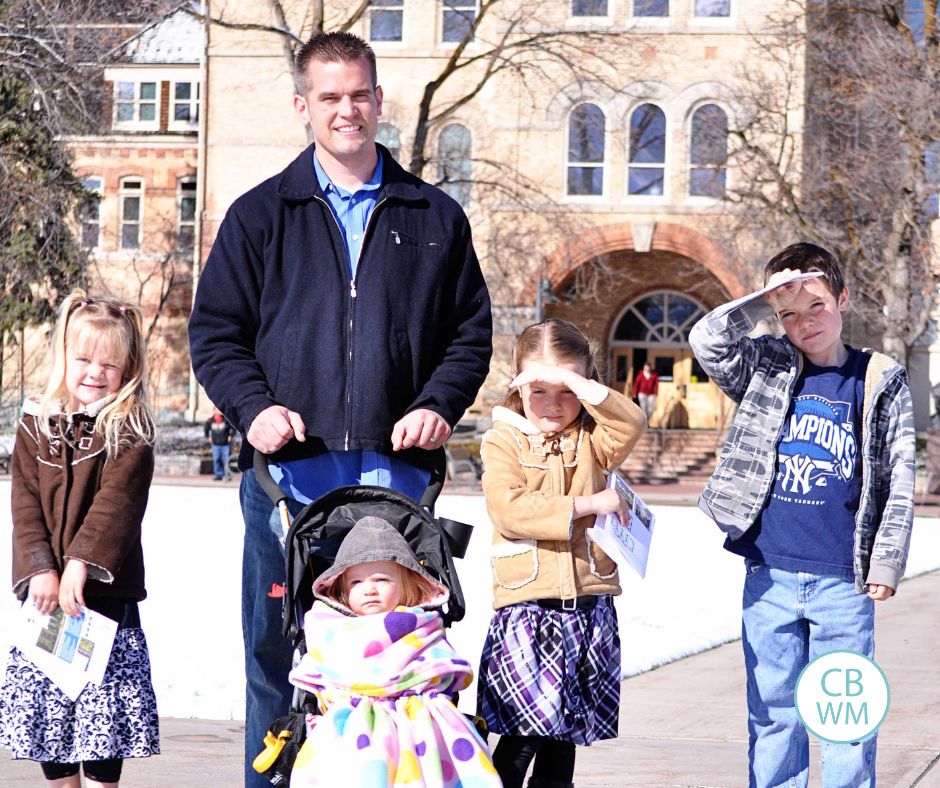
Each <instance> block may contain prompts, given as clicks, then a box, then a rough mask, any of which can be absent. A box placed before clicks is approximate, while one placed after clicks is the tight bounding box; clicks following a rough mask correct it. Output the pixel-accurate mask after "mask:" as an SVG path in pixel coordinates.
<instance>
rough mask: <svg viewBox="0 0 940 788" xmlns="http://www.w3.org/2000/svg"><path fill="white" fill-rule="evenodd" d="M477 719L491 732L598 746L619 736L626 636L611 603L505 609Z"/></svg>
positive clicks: (496, 623)
mask: <svg viewBox="0 0 940 788" xmlns="http://www.w3.org/2000/svg"><path fill="white" fill-rule="evenodd" d="M477 712H478V714H479V715H480V716H481V717H483V718H484V719H485V720H486V724H487V725H488V726H489V729H490V731H492V732H493V733H499V734H511V735H515V736H547V737H549V738H552V739H560V740H562V741H569V742H572V743H573V744H591V743H592V742H595V741H599V740H600V739H613V738H615V737H616V736H617V722H618V717H619V713H620V633H619V630H618V626H617V611H616V610H615V609H614V605H613V601H612V599H611V598H610V597H609V596H602V597H599V598H598V602H597V606H596V607H594V608H593V609H590V610H575V611H571V612H567V611H562V610H548V609H545V608H542V607H539V606H538V605H537V604H535V603H534V602H521V603H519V604H515V605H509V606H507V607H504V608H500V609H499V610H497V611H496V614H495V615H494V616H493V620H492V621H491V622H490V627H489V631H488V632H487V634H486V642H485V643H484V645H483V655H482V657H481V658H480V676H479V683H478V685H477Z"/></svg>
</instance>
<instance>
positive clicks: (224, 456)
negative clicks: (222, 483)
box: [212, 443, 232, 479]
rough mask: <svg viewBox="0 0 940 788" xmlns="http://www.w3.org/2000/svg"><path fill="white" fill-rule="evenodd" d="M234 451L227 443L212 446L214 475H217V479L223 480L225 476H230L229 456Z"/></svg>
mask: <svg viewBox="0 0 940 788" xmlns="http://www.w3.org/2000/svg"><path fill="white" fill-rule="evenodd" d="M231 451H232V447H231V446H229V445H228V444H227V443H223V444H222V445H221V446H216V445H215V444H214V443H213V444H212V473H213V474H214V475H215V478H216V479H222V478H223V477H225V476H229V475H230V474H229V469H228V456H229V454H230V453H231Z"/></svg>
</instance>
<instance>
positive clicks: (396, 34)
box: [369, 0, 405, 41]
mask: <svg viewBox="0 0 940 788" xmlns="http://www.w3.org/2000/svg"><path fill="white" fill-rule="evenodd" d="M369 6H370V10H369V40H370V41H401V26H402V17H403V16H404V11H405V0H371V2H370V3H369Z"/></svg>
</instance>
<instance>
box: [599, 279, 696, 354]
mask: <svg viewBox="0 0 940 788" xmlns="http://www.w3.org/2000/svg"><path fill="white" fill-rule="evenodd" d="M704 314H705V310H704V309H702V307H701V306H699V305H698V304H696V303H695V302H694V301H692V300H691V299H689V298H686V297H685V296H682V295H679V294H678V293H672V292H668V291H665V290H663V291H660V292H658V293H652V294H650V295H648V296H644V297H643V298H641V299H639V300H638V301H634V302H633V303H632V304H630V306H629V307H627V309H626V311H625V312H624V313H623V316H622V317H621V318H620V320H619V321H618V323H617V328H615V329H614V340H615V341H621V342H623V341H625V342H663V343H680V344H685V343H687V342H688V341H689V331H691V330H692V326H693V325H695V322H696V321H697V320H698V319H699V318H700V317H702V316H703V315H704Z"/></svg>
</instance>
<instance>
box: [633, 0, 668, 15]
mask: <svg viewBox="0 0 940 788" xmlns="http://www.w3.org/2000/svg"><path fill="white" fill-rule="evenodd" d="M633 15H634V16H669V0H633Z"/></svg>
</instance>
